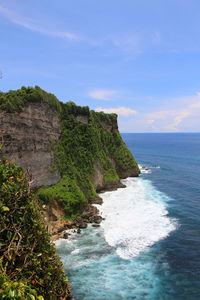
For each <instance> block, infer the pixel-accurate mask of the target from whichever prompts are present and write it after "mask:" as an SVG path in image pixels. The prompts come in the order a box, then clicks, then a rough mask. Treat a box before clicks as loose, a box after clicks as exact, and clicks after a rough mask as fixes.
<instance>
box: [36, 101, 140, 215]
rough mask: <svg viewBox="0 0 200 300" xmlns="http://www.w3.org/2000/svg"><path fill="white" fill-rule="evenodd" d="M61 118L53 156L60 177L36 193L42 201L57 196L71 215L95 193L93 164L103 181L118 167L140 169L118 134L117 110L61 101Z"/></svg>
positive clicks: (112, 177) (114, 175) (115, 178)
mask: <svg viewBox="0 0 200 300" xmlns="http://www.w3.org/2000/svg"><path fill="white" fill-rule="evenodd" d="M79 115H85V116H87V119H88V122H84V123H83V122H79V121H78V120H77V116H79ZM60 119H61V138H60V139H59V140H58V142H57V144H56V145H55V149H56V150H55V160H56V167H57V169H58V170H59V172H60V173H61V176H62V179H61V181H60V182H59V183H58V184H56V185H54V186H51V187H43V188H41V189H40V190H39V192H38V194H37V195H38V197H39V199H40V200H41V201H42V202H43V203H48V202H50V201H53V199H57V200H59V202H61V203H62V204H63V207H64V209H65V212H66V216H67V217H72V218H74V217H75V216H77V215H78V214H80V213H81V210H82V208H83V207H84V205H85V204H86V203H87V199H89V198H94V197H96V196H97V194H96V192H95V190H94V166H95V164H97V165H98V166H99V167H100V171H101V173H102V174H103V179H104V182H105V183H109V182H117V181H118V180H119V175H118V173H117V171H118V170H120V171H123V170H124V171H126V172H127V174H128V172H129V173H131V172H132V171H135V172H136V173H139V169H138V166H137V163H136V162H135V160H134V158H133V156H132V154H131V153H130V152H129V150H128V148H127V147H126V145H125V144H124V142H123V141H122V138H121V136H120V134H119V131H118V127H117V115H116V114H109V115H108V114H104V113H102V112H101V113H96V112H94V111H90V110H89V109H88V107H80V106H76V105H75V104H74V103H73V102H68V103H66V104H62V110H61V113H60ZM53 169H55V166H54V168H53Z"/></svg>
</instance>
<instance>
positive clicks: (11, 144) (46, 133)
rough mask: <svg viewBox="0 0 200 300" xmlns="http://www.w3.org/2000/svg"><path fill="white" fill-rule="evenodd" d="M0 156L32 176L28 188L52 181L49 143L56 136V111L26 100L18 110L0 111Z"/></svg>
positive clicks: (54, 176)
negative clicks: (21, 108) (0, 145)
mask: <svg viewBox="0 0 200 300" xmlns="http://www.w3.org/2000/svg"><path fill="white" fill-rule="evenodd" d="M0 136H1V143H2V145H3V147H2V149H1V154H0V156H1V157H2V156H3V155H5V156H6V157H7V159H8V160H11V161H13V162H15V163H16V164H17V165H20V166H22V167H23V168H24V170H26V171H27V172H28V173H29V174H31V175H32V184H31V185H32V187H38V186H42V185H51V184H55V183H57V182H58V181H59V180H60V175H59V173H58V172H54V173H52V172H51V168H52V165H53V150H54V149H53V148H54V147H53V145H54V141H56V140H57V139H58V138H59V137H60V121H59V118H58V113H57V111H56V110H55V109H53V108H52V107H50V106H49V105H48V104H46V103H44V102H42V103H29V104H28V105H27V106H25V107H24V108H23V110H22V112H13V113H8V112H6V111H1V112H0Z"/></svg>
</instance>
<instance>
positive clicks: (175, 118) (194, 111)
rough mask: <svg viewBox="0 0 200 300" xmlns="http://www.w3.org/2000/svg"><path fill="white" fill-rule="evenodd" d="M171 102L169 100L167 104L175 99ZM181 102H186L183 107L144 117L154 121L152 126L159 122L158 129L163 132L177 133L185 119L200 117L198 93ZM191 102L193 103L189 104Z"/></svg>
mask: <svg viewBox="0 0 200 300" xmlns="http://www.w3.org/2000/svg"><path fill="white" fill-rule="evenodd" d="M171 100H173V101H170V100H169V103H171V102H172V103H174V101H175V99H171ZM182 100H183V102H185V101H186V100H187V101H186V103H187V104H185V107H181V108H176V109H168V110H160V111H156V112H153V113H148V114H146V117H148V119H149V121H151V120H154V122H153V123H154V124H155V123H156V121H157V123H158V121H159V124H160V128H161V129H162V130H164V131H175V132H176V131H179V130H180V129H179V128H180V125H182V123H183V121H184V120H185V119H186V118H189V117H193V116H195V115H196V116H199V117H200V93H197V94H196V95H195V96H190V97H184V98H183V99H182ZM179 101H180V99H179ZM191 101H192V102H193V103H192V104H189V102H191ZM161 121H162V122H161ZM147 122H148V121H147ZM157 123H156V124H157ZM148 124H149V125H151V124H152V123H151V122H148Z"/></svg>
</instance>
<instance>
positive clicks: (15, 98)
mask: <svg viewBox="0 0 200 300" xmlns="http://www.w3.org/2000/svg"><path fill="white" fill-rule="evenodd" d="M29 102H32V103H34V102H45V103H48V104H49V105H50V106H51V107H53V108H54V109H56V110H57V111H58V112H60V110H61V104H60V102H59V100H58V99H57V98H56V96H54V95H53V94H51V93H47V92H45V91H43V90H42V89H41V88H40V87H39V86H35V88H33V87H27V88H26V87H22V88H21V89H19V90H16V91H12V90H10V91H9V92H7V93H3V92H0V111H1V110H5V111H7V112H14V111H18V112H20V111H21V110H22V108H23V107H24V106H25V105H27V104H28V103H29Z"/></svg>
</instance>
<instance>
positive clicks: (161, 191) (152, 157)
mask: <svg viewBox="0 0 200 300" xmlns="http://www.w3.org/2000/svg"><path fill="white" fill-rule="evenodd" d="M122 137H123V140H124V141H125V143H126V145H127V146H128V148H129V149H130V151H131V152H132V153H133V155H134V157H135V159H136V161H137V162H138V164H139V165H140V168H141V171H142V174H141V175H140V177H139V178H127V179H125V180H122V182H123V183H124V184H125V185H126V186H127V187H126V188H124V189H118V190H117V191H113V192H106V193H104V194H101V195H100V196H101V197H102V198H103V201H104V202H103V205H102V206H99V205H97V207H98V208H99V210H100V213H101V215H102V216H103V217H104V218H105V220H104V221H103V222H102V223H101V226H100V227H99V228H94V227H92V226H91V225H89V226H88V228H86V229H84V230H82V233H81V234H80V235H78V234H72V235H71V236H70V238H69V239H68V240H64V239H60V240H58V241H57V242H56V247H57V253H58V254H59V255H60V256H61V260H62V262H63V264H64V268H65V270H66V274H67V275H68V277H69V282H70V283H71V284H72V295H73V297H74V299H75V300H83V299H84V300H86V299H87V300H112V299H113V300H120V299H126V300H128V299H136V300H179V299H180V300H198V299H200V133H164V134H162V133H152V134H151V133H148V134H146V133H141V134H140V133H137V134H136V133H127V134H122Z"/></svg>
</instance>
